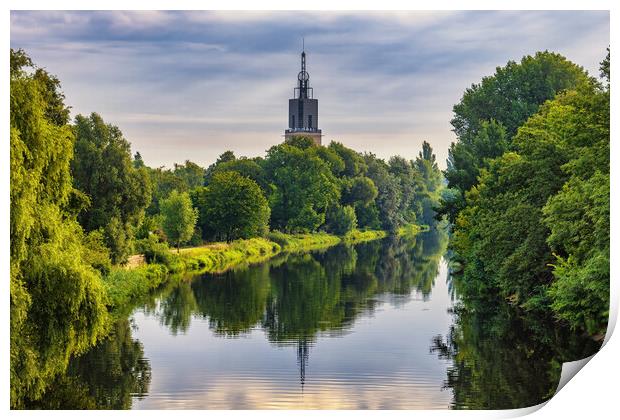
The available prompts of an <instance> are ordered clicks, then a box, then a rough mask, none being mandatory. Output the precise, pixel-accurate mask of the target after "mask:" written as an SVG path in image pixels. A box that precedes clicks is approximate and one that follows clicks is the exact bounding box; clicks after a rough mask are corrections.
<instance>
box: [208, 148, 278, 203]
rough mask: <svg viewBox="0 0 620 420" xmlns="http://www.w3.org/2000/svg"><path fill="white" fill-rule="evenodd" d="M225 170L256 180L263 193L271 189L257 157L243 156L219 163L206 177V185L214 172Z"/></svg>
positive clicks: (266, 193)
mask: <svg viewBox="0 0 620 420" xmlns="http://www.w3.org/2000/svg"><path fill="white" fill-rule="evenodd" d="M227 171H235V172H238V173H239V174H241V175H243V176H244V177H247V178H250V179H251V180H253V181H254V182H256V183H257V184H258V186H259V187H261V189H262V190H263V193H264V194H265V195H268V193H269V192H270V191H271V187H270V186H269V182H268V180H267V176H266V174H265V170H264V169H263V167H262V166H261V165H260V164H259V163H257V159H248V158H245V157H241V158H239V159H235V160H230V161H227V162H222V163H219V164H218V165H217V166H215V167H214V168H213V170H212V171H211V174H210V176H209V177H208V178H207V182H206V185H209V183H210V182H211V178H212V177H213V175H214V174H216V173H218V172H227Z"/></svg>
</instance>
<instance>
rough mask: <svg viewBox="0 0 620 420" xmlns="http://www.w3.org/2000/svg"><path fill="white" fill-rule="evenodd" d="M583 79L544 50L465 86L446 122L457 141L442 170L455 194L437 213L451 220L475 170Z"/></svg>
mask: <svg viewBox="0 0 620 420" xmlns="http://www.w3.org/2000/svg"><path fill="white" fill-rule="evenodd" d="M587 80H588V77H587V74H586V73H585V72H584V70H583V69H582V68H581V67H579V66H577V65H575V64H573V63H571V62H570V61H568V60H567V59H566V58H564V57H562V56H561V55H559V54H556V53H552V52H548V51H544V52H538V53H536V54H535V55H534V56H533V57H532V56H529V55H528V56H525V57H523V58H522V59H521V61H520V62H519V63H516V62H514V61H509V62H508V63H507V64H506V66H504V67H497V69H496V72H495V74H494V75H493V76H487V77H484V78H483V79H482V81H481V82H480V83H478V84H473V85H472V86H471V87H470V88H468V89H467V90H466V91H465V93H464V94H463V97H462V98H461V100H460V102H459V103H458V104H456V105H454V118H453V119H452V121H451V123H452V126H453V128H454V132H455V133H456V135H457V137H458V141H457V142H456V143H453V144H452V145H451V146H450V150H449V152H448V168H447V170H446V171H445V176H446V179H447V181H448V187H449V188H454V189H455V190H456V191H458V192H459V194H455V195H452V196H450V198H451V201H444V203H443V205H442V212H443V214H446V215H452V216H455V215H456V212H455V211H454V210H453V209H452V208H453V207H456V208H457V209H459V210H460V209H462V208H463V207H464V205H465V203H464V194H465V192H467V191H468V190H469V189H470V188H471V187H473V186H474V185H475V184H476V183H477V177H478V175H479V173H480V170H481V169H482V168H485V167H486V165H487V163H488V160H489V159H493V158H496V157H499V156H501V155H502V154H503V153H504V152H506V151H507V150H509V148H510V145H511V139H512V137H513V136H514V135H515V134H516V133H517V129H518V128H519V127H520V126H521V125H522V124H523V123H524V122H525V121H526V120H527V119H528V118H529V117H530V116H532V115H533V114H534V113H536V112H537V111H538V108H539V107H540V105H542V104H543V103H544V102H545V101H546V100H548V99H553V97H554V96H555V95H556V94H557V93H558V92H561V91H563V90H566V89H572V88H575V87H576V86H577V85H579V84H582V83H585V82H586V81H587ZM451 209H452V211H451ZM450 221H452V222H454V221H455V219H454V218H452V219H450Z"/></svg>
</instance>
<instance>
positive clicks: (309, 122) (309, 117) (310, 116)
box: [308, 115, 312, 128]
mask: <svg viewBox="0 0 620 420" xmlns="http://www.w3.org/2000/svg"><path fill="white" fill-rule="evenodd" d="M308 128H312V115H308Z"/></svg>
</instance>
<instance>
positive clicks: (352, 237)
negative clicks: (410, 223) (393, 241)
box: [342, 229, 388, 245]
mask: <svg viewBox="0 0 620 420" xmlns="http://www.w3.org/2000/svg"><path fill="white" fill-rule="evenodd" d="M386 236H388V233H387V232H386V231H385V230H365V231H362V230H357V229H356V230H352V231H351V232H349V233H347V234H346V235H344V237H343V238H342V241H343V242H344V243H346V244H349V245H354V244H359V243H362V242H368V241H375V240H377V239H382V238H385V237H386Z"/></svg>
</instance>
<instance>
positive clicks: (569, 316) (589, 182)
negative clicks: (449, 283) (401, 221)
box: [453, 83, 609, 333]
mask: <svg viewBox="0 0 620 420" xmlns="http://www.w3.org/2000/svg"><path fill="white" fill-rule="evenodd" d="M513 145H514V148H515V150H516V151H515V152H509V153H505V154H504V155H503V156H502V157H500V158H497V159H495V160H493V161H491V162H490V165H489V169H488V170H486V169H485V170H483V171H482V174H481V176H480V184H479V185H478V186H476V187H474V188H472V189H471V190H470V191H469V192H468V193H467V194H466V199H467V207H466V208H465V210H463V211H461V213H460V215H459V216H458V217H457V223H456V227H455V232H454V236H453V247H454V249H455V250H456V251H457V253H458V255H459V257H461V258H462V259H463V261H464V262H465V263H466V267H465V277H464V282H463V283H464V285H465V290H466V292H467V293H468V294H472V295H474V296H480V297H482V298H484V297H485V296H489V295H495V294H497V295H499V296H500V297H502V298H505V299H508V300H509V301H511V302H512V303H515V304H520V305H521V306H522V307H524V308H525V309H528V310H533V309H541V310H548V308H549V307H551V308H553V309H554V310H555V311H556V312H557V313H558V315H559V316H560V317H561V318H563V319H566V320H568V321H569V322H570V323H571V324H572V325H573V327H575V328H579V329H583V330H587V331H589V332H591V333H595V332H602V331H604V329H605V324H606V317H607V311H608V288H609V274H608V269H609V268H608V266H607V268H605V267H606V258H608V252H609V251H608V244H609V236H608V230H609V225H608V223H609V216H608V214H609V199H608V196H607V194H608V191H609V190H608V188H609V187H608V184H607V183H608V180H609V178H608V176H607V174H608V173H609V95H608V92H603V91H601V89H600V87H599V86H598V85H597V84H594V83H592V84H589V85H582V86H580V87H579V88H578V89H577V90H573V91H568V92H566V93H563V94H561V95H558V96H557V97H556V99H554V100H553V101H549V102H547V103H546V104H545V105H543V106H542V107H541V110H540V111H539V112H538V113H537V114H536V115H534V116H532V117H531V118H530V119H529V120H528V121H527V122H526V123H525V124H524V125H523V126H522V127H521V128H520V129H519V131H518V134H517V135H516V136H515V138H514V139H513ZM592 229H595V233H593V232H592ZM606 232H607V233H606ZM586 250H587V252H586ZM554 253H555V255H556V256H554V255H553V254H554ZM552 265H555V266H556V268H555V270H553V271H552V269H551V267H552ZM586 278H587V282H586V280H585V279H586ZM577 296H578V297H577Z"/></svg>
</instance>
